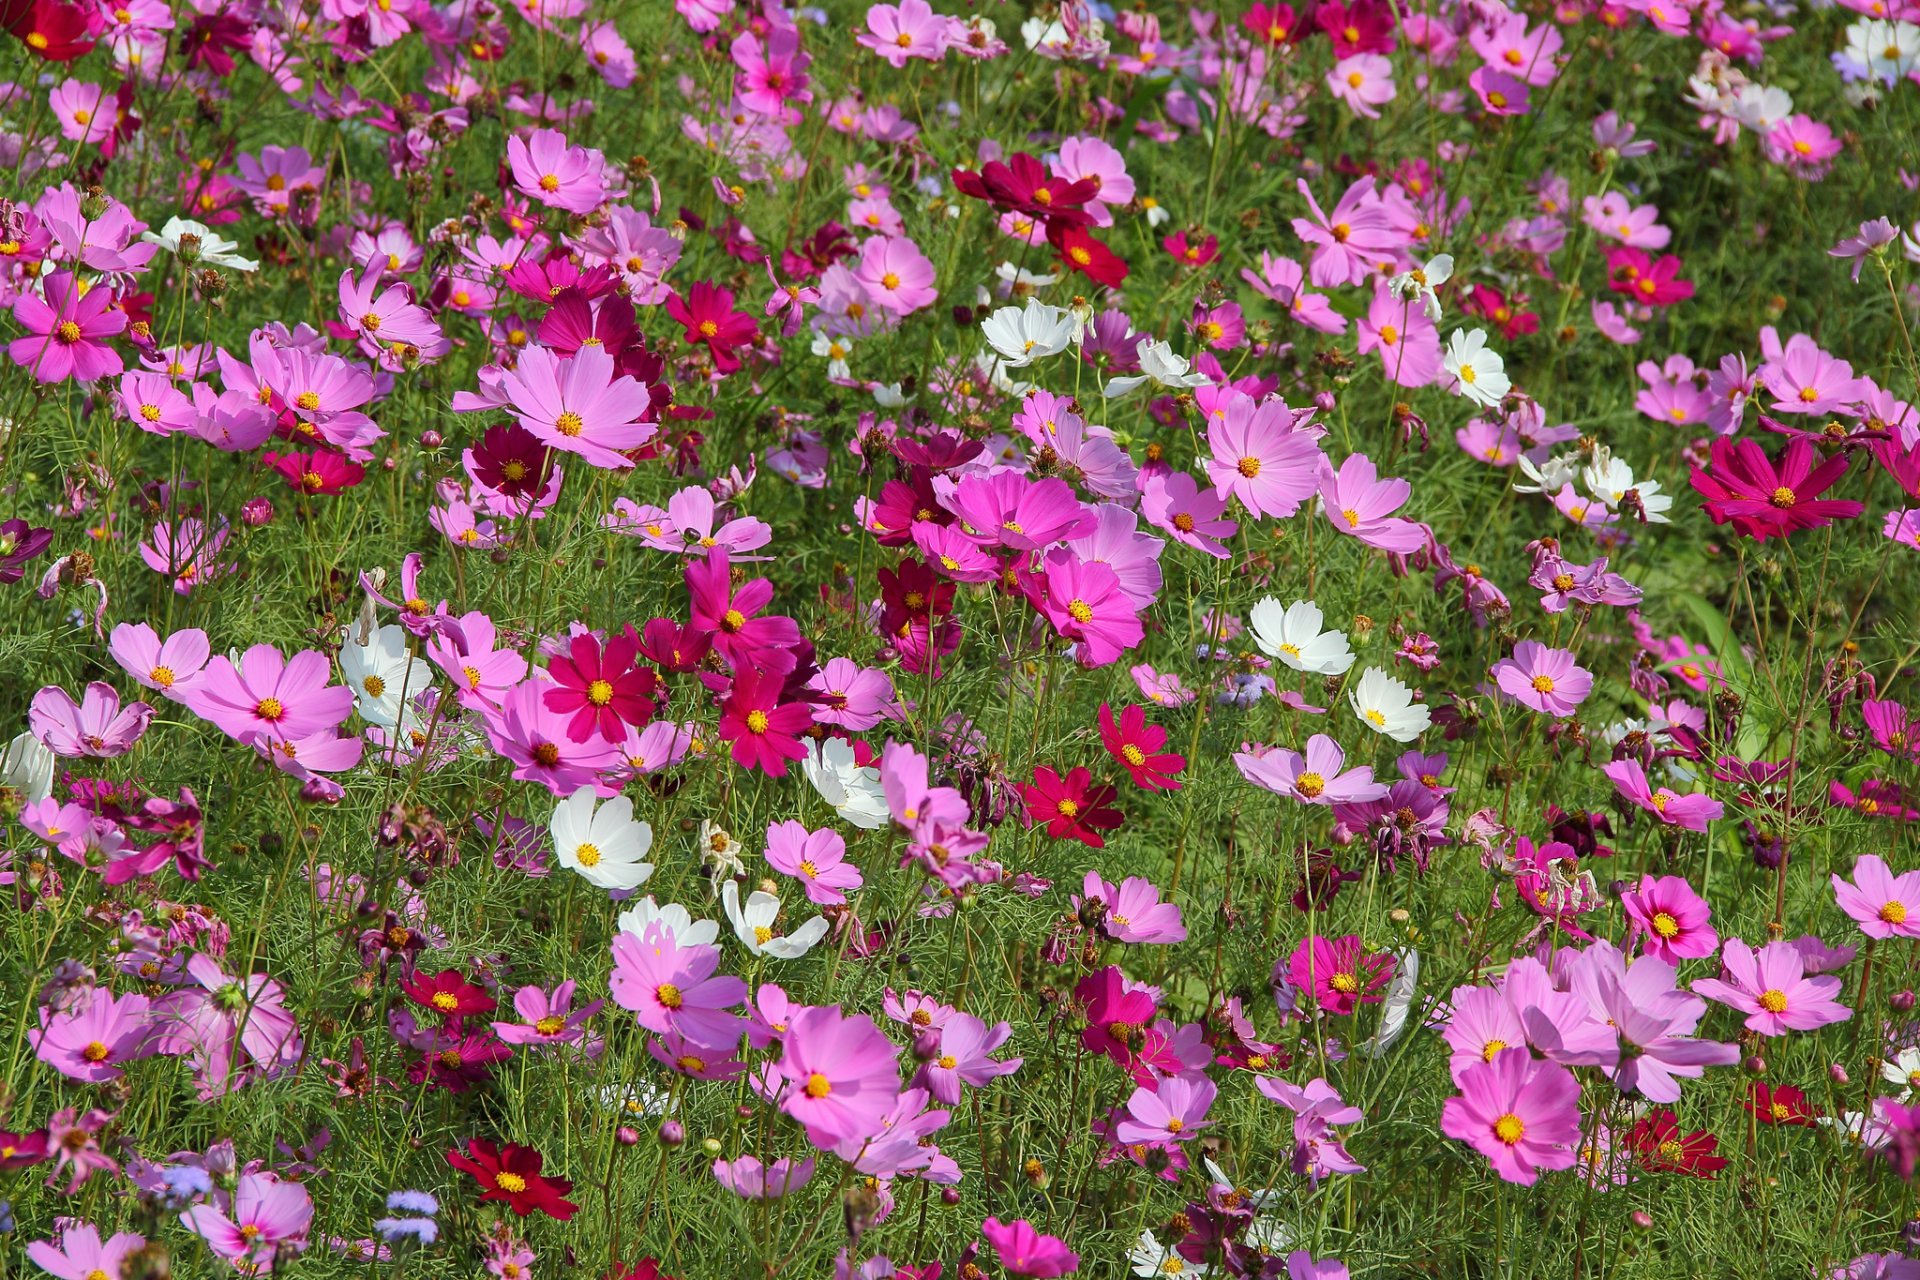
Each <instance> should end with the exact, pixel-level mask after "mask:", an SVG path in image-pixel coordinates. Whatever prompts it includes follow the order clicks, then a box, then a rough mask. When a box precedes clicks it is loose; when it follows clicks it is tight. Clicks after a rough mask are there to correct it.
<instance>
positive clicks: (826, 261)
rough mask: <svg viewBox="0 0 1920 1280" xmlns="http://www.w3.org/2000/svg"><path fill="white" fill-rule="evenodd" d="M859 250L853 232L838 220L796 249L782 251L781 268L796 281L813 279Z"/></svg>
mask: <svg viewBox="0 0 1920 1280" xmlns="http://www.w3.org/2000/svg"><path fill="white" fill-rule="evenodd" d="M859 252H860V248H859V246H858V245H856V244H854V242H853V233H852V232H851V231H848V230H847V229H846V228H845V227H843V226H841V225H840V224H839V223H837V222H829V223H827V224H826V225H825V226H823V227H821V228H820V229H819V230H818V231H816V232H814V233H813V234H812V235H810V236H808V237H807V238H806V239H805V240H803V241H801V242H800V244H798V245H797V246H795V248H793V249H783V250H781V252H780V270H781V273H782V274H784V275H789V276H792V277H794V278H795V279H797V280H811V279H812V278H813V277H815V276H817V275H819V274H820V273H821V272H823V271H825V270H826V269H827V268H828V267H830V266H832V265H833V264H834V263H836V262H838V261H840V259H842V258H851V257H853V256H854V255H855V254H857V253H859Z"/></svg>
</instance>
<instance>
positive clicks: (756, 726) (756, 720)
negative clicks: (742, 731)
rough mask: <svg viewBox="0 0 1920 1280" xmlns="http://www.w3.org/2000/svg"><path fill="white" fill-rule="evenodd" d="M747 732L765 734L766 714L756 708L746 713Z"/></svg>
mask: <svg viewBox="0 0 1920 1280" xmlns="http://www.w3.org/2000/svg"><path fill="white" fill-rule="evenodd" d="M747 731H748V732H749V733H765V732H766V731H767V713H766V712H764V711H761V710H760V709H759V708H757V707H756V708H755V709H754V710H752V711H749V712H747Z"/></svg>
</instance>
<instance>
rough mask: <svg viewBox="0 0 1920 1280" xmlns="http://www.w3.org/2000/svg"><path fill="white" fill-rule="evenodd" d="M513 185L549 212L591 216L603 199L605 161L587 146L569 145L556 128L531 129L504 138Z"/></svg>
mask: <svg viewBox="0 0 1920 1280" xmlns="http://www.w3.org/2000/svg"><path fill="white" fill-rule="evenodd" d="M507 168H508V169H510V170H511V171H512V173H513V184H514V186H516V187H518V188H519V189H520V191H521V192H522V193H523V194H525V195H526V196H527V197H528V198H530V199H533V200H538V201H539V202H540V203H541V204H544V205H546V206H547V207H548V208H550V209H564V210H566V211H567V212H568V213H592V212H593V211H594V210H595V209H597V208H599V207H600V204H601V202H602V201H604V200H605V199H606V198H607V180H606V159H605V158H604V157H603V156H602V155H601V154H600V153H599V152H598V151H595V150H593V149H592V148H590V147H575V146H569V145H568V143H567V135H565V134H564V133H561V132H560V131H559V130H557V129H535V130H534V131H533V133H532V134H530V135H529V136H528V137H526V138H519V137H512V138H508V139H507Z"/></svg>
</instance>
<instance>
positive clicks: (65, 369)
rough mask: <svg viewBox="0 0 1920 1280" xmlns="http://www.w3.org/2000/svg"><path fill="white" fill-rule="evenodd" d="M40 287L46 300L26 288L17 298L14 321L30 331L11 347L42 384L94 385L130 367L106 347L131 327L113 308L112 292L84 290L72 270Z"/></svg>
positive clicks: (17, 361) (15, 359) (16, 358)
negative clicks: (73, 382)
mask: <svg viewBox="0 0 1920 1280" xmlns="http://www.w3.org/2000/svg"><path fill="white" fill-rule="evenodd" d="M41 288H42V291H43V292H44V294H45V297H42V296H40V295H39V294H36V293H33V292H32V291H30V290H24V289H23V290H21V291H20V294H19V296H18V297H17V298H16V299H15V300H14V304H13V319H14V323H16V324H18V325H19V326H20V327H21V328H22V329H24V330H26V336H25V337H20V338H15V339H14V340H13V341H12V342H11V343H9V344H7V354H8V355H9V356H11V357H12V358H13V362H14V363H15V364H17V365H19V366H20V367H21V368H23V369H26V370H28V371H29V372H31V373H32V374H33V376H34V378H35V379H37V380H38V381H40V382H64V381H65V380H66V379H68V378H75V379H77V380H79V381H81V382H91V381H93V380H94V379H95V378H111V377H113V376H114V375H116V374H118V373H120V372H121V371H122V370H124V369H125V368H126V363H125V362H124V361H122V360H121V359H120V353H119V352H118V351H115V350H114V349H113V348H112V347H110V346H108V345H107V343H106V339H108V338H111V337H113V336H114V335H116V334H119V333H122V332H124V331H125V330H126V327H127V313H126V312H125V311H123V310H121V309H120V308H118V307H116V306H114V296H113V293H112V291H111V290H109V289H105V288H93V289H88V290H86V291H84V292H82V291H81V289H80V287H79V285H78V283H77V282H76V281H75V280H74V276H73V273H72V272H71V271H56V272H53V273H52V274H50V275H48V276H47V277H46V279H45V283H44V284H43V285H42V286H41Z"/></svg>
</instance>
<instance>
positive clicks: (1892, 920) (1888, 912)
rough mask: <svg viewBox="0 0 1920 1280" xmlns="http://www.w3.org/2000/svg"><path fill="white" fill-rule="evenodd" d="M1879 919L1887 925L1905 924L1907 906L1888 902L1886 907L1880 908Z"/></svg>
mask: <svg viewBox="0 0 1920 1280" xmlns="http://www.w3.org/2000/svg"><path fill="white" fill-rule="evenodd" d="M1880 918H1881V919H1882V920H1884V921H1885V922H1886V923H1888V924H1905V923H1906V922H1907V904H1906V903H1904V902H1889V903H1888V904H1887V905H1886V906H1884V907H1881V908H1880Z"/></svg>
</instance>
